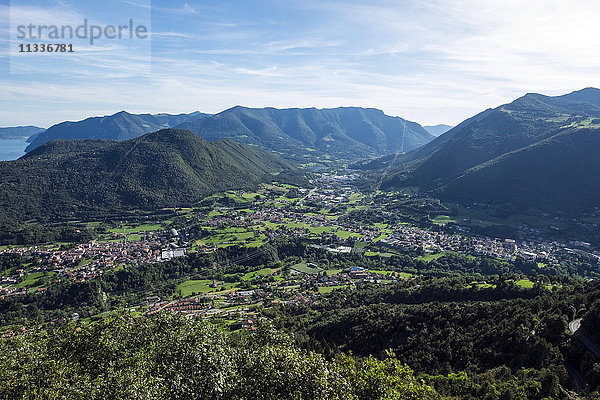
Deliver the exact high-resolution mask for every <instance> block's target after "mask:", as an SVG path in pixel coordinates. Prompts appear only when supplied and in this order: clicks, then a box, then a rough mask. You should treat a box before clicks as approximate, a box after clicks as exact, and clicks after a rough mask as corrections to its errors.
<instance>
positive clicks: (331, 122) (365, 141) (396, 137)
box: [178, 106, 434, 163]
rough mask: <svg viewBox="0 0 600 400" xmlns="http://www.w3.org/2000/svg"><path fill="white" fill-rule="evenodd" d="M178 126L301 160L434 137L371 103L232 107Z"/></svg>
mask: <svg viewBox="0 0 600 400" xmlns="http://www.w3.org/2000/svg"><path fill="white" fill-rule="evenodd" d="M178 128H182V129H188V130H190V131H192V132H196V133H197V134H199V135H200V136H202V137H203V138H205V139H207V140H209V141H212V140H217V139H232V140H235V141H238V142H240V143H245V144H252V145H256V146H259V147H261V148H265V149H270V150H273V151H276V152H278V153H279V154H282V155H283V156H285V157H286V158H291V159H293V160H295V161H299V162H305V163H310V162H324V163H327V162H329V161H331V160H336V161H338V160H353V161H356V160H360V159H364V158H372V157H377V156H383V155H387V154H390V153H397V152H402V151H408V150H412V149H414V148H417V147H419V146H422V145H424V144H425V143H427V142H429V141H431V140H432V139H433V138H434V136H433V135H431V134H430V133H429V132H427V131H426V130H425V129H424V128H423V127H422V126H421V125H419V124H417V123H414V122H410V121H405V120H404V119H402V118H399V117H390V116H388V115H385V114H384V113H383V112H382V111H380V110H376V109H372V108H368V109H367V108H356V107H343V108H334V109H316V108H306V109H298V108H292V109H275V108H263V109H255V108H246V107H239V106H238V107H233V108H231V109H229V110H226V111H223V112H221V113H219V114H216V115H213V116H210V117H207V118H201V119H196V120H194V121H189V122H185V123H183V124H181V125H179V126H178Z"/></svg>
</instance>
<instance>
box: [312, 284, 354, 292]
mask: <svg viewBox="0 0 600 400" xmlns="http://www.w3.org/2000/svg"><path fill="white" fill-rule="evenodd" d="M348 286H349V285H336V286H319V288H318V291H319V293H321V294H327V293H331V292H333V291H334V290H336V289H343V288H347V287H348Z"/></svg>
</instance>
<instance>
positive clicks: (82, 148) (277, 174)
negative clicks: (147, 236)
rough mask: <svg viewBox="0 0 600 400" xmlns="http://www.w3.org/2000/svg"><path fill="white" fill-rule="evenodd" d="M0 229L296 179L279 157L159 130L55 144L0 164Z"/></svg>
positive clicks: (164, 204)
mask: <svg viewBox="0 0 600 400" xmlns="http://www.w3.org/2000/svg"><path fill="white" fill-rule="evenodd" d="M0 176H2V177H3V179H2V181H0V224H2V223H4V224H8V223H12V222H16V221H23V220H27V219H32V218H48V219H52V218H54V217H61V218H65V217H69V218H70V217H74V218H76V217H79V218H81V217H88V216H90V215H97V214H99V213H103V212H112V211H116V210H124V209H157V208H162V207H173V206H179V205H187V206H189V205H191V204H193V203H194V202H197V201H199V200H201V199H202V198H203V197H204V196H207V195H209V194H212V193H215V192H222V191H226V190H230V189H255V188H256V187H257V185H258V184H259V183H261V182H271V181H273V179H278V180H284V181H285V180H286V179H288V178H289V177H290V176H293V177H297V176H300V174H299V173H298V171H297V169H296V168H295V167H293V166H292V165H291V164H289V163H288V162H287V161H284V160H282V159H281V158H279V157H278V156H276V155H274V154H272V153H270V152H265V151H263V150H260V149H256V148H254V147H251V146H246V145H243V144H239V143H236V142H233V141H230V140H221V141H215V142H212V143H209V142H207V141H206V140H205V139H202V138H201V137H199V136H198V135H196V134H194V133H192V132H188V131H184V130H178V129H164V130H160V131H157V132H153V133H149V134H146V135H143V136H141V137H139V138H135V139H130V140H127V141H120V142H115V141H110V140H56V141H52V142H50V143H47V144H44V145H42V146H40V147H38V148H36V149H35V150H33V151H31V152H29V153H28V154H26V155H25V156H23V157H22V158H20V159H18V160H14V161H8V162H2V163H0Z"/></svg>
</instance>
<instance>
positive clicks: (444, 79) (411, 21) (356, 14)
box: [0, 0, 600, 126]
mask: <svg viewBox="0 0 600 400" xmlns="http://www.w3.org/2000/svg"><path fill="white" fill-rule="evenodd" d="M599 17H600V4H599V3H598V2H594V1H578V0H575V1H570V2H565V1H562V0H560V1H555V0H543V1H542V0H532V1H528V2H522V1H514V0H506V1H501V2H500V1H491V0H478V1H460V0H453V1H450V0H437V1H416V0H415V1H369V2H365V1H352V0H350V1H348V0H346V1H316V0H315V1H313V0H305V1H296V0H282V1H226V0H221V1H194V0H189V1H158V0H154V1H150V0H107V1H102V2H99V1H88V0H83V1H82V0H78V1H73V0H59V1H35V0H34V1H26V0H12V1H10V3H9V2H7V1H6V0H0V26H1V28H0V51H2V56H0V71H1V72H2V74H1V75H0V88H1V89H2V90H0V126H12V125H24V124H36V125H41V126H49V125H51V124H54V123H57V122H60V121H63V120H78V119H82V118H85V117H87V116H92V115H106V114H112V113H114V112H117V111H119V110H122V109H124V110H127V111H129V112H134V113H140V112H151V113H157V112H170V113H179V112H191V111H196V110H198V111H203V112H210V113H214V112H219V111H222V110H224V109H226V108H229V107H232V106H234V105H238V104H240V105H245V106H250V107H265V106H273V107H281V108H283V107H312V106H314V107H337V106H350V105H353V106H363V107H376V108H381V109H382V110H384V111H385V112H386V113H387V114H390V115H398V116H402V117H404V118H407V119H410V120H413V121H417V122H419V123H421V124H437V123H448V124H457V123H459V122H461V121H462V120H464V119H465V118H468V117H470V116H472V115H473V114H475V113H477V112H479V111H481V110H483V109H485V108H487V107H495V106H498V105H500V104H502V103H505V102H508V101H511V100H512V99H514V98H516V97H519V96H521V95H523V94H524V93H527V92H541V93H544V94H551V95H552V94H562V93H566V92H570V91H572V90H577V89H581V88H583V87H587V86H596V87H598V86H600V75H599V74H598V71H599V70H600V69H599V68H600V51H598V50H599V46H598V43H599V41H600V25H599V24H597V20H598V18H599ZM83 19H88V20H89V21H90V23H96V24H98V25H99V26H107V25H109V24H120V23H126V22H127V21H128V20H129V19H134V20H135V21H136V22H139V23H140V24H144V25H146V26H147V27H148V28H149V30H150V31H151V35H150V36H149V37H148V38H147V40H120V41H118V40H109V39H104V38H103V39H99V40H98V41H97V42H96V43H94V45H89V43H87V42H85V41H78V42H77V41H76V42H75V45H76V46H75V50H76V51H75V53H74V54H53V55H48V54H46V55H39V54H34V55H19V54H17V53H16V49H17V45H18V44H19V43H21V42H23V40H21V41H19V40H18V39H16V31H15V27H16V25H17V24H22V23H23V24H24V23H27V21H29V23H33V24H73V25H76V24H79V23H81V22H82V21H83ZM9 21H10V24H9ZM67 42H68V41H67ZM23 43H25V42H23ZM31 43H33V42H31ZM9 48H10V55H11V57H10V58H9V57H7V50H8V49H9ZM9 60H10V63H9V62H8V61H9Z"/></svg>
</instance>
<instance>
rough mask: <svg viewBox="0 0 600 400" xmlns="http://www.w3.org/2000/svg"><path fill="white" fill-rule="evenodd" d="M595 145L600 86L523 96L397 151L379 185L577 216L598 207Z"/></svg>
mask: <svg viewBox="0 0 600 400" xmlns="http://www.w3.org/2000/svg"><path fill="white" fill-rule="evenodd" d="M598 149H600V90H598V89H594V88H587V89H583V90H580V91H577V92H573V93H570V94H567V95H564V96H556V97H549V96H544V95H541V94H527V95H525V96H523V97H521V98H519V99H517V100H515V101H514V102H512V103H510V104H507V105H503V106H500V107H498V108H496V109H493V110H487V111H484V112H483V113H481V114H479V115H477V116H475V117H473V118H471V119H469V120H467V121H465V122H464V123H462V124H460V125H458V126H457V127H455V128H453V129H451V130H450V131H448V132H446V133H445V134H443V135H441V136H440V137H438V138H437V139H435V140H433V141H432V142H431V143H429V144H427V145H426V146H423V147H422V148H420V149H417V150H415V151H413V152H409V153H407V154H406V155H403V156H399V157H398V158H397V159H396V160H395V164H394V165H392V166H391V167H390V172H389V173H388V174H387V175H386V179H385V180H384V182H383V187H393V186H418V187H419V188H421V190H424V191H427V190H434V191H435V192H436V193H437V195H439V196H440V197H442V198H445V199H448V200H456V201H465V202H487V203H505V204H510V205H511V206H513V207H515V208H519V209H523V208H539V209H545V210H548V209H550V210H552V209H556V210H562V211H565V212H570V213H577V212H580V211H582V210H585V209H588V208H590V207H594V206H598V205H599V204H600V203H598V199H599V198H600V178H599V176H600V175H598V173H597V171H600V152H599V151H598ZM391 161H392V160H391V159H389V158H388V159H383V160H378V161H376V162H372V163H370V164H367V165H366V166H365V168H367V169H374V168H382V167H388V166H389V164H390V162H391Z"/></svg>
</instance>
